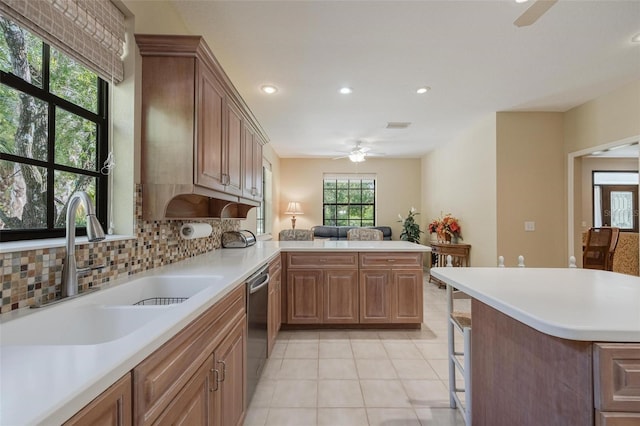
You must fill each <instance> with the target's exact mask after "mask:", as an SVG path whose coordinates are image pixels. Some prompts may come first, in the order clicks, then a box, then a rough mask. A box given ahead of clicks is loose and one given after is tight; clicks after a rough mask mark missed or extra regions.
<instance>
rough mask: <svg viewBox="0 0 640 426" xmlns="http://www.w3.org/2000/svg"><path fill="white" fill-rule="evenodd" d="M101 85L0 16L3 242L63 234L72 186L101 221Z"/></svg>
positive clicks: (104, 181) (0, 213)
mask: <svg viewBox="0 0 640 426" xmlns="http://www.w3.org/2000/svg"><path fill="white" fill-rule="evenodd" d="M107 90H108V87H107V84H106V82H105V81H103V80H101V79H100V78H99V77H98V76H97V75H96V74H95V73H93V72H92V71H90V70H88V69H86V68H85V67H84V66H82V65H80V64H78V63H77V62H75V61H74V60H72V59H71V58H69V57H68V56H66V55H65V54H63V53H62V52H60V51H59V50H57V49H56V48H54V47H52V46H49V45H47V44H46V43H43V42H42V41H41V40H40V39H39V38H38V37H36V36H34V35H33V34H31V33H29V32H28V31H26V30H24V29H23V28H21V27H19V26H18V25H17V24H15V23H14V22H11V21H9V20H7V19H5V18H4V17H0V233H2V240H3V241H7V240H18V239H32V238H45V237H54V236H62V235H64V230H63V228H64V226H65V218H66V210H67V204H68V201H69V198H70V197H71V195H72V194H73V193H74V192H76V191H86V192H87V193H89V195H90V196H91V197H92V199H93V201H94V202H95V203H96V207H97V213H98V218H99V219H100V221H101V222H102V224H103V226H105V222H106V193H107V179H106V177H105V176H103V175H102V174H101V173H100V167H101V164H102V163H103V161H104V160H105V159H106V156H107V145H108V143H107V122H108V121H107V109H108V108H107V107H108V106H107V102H106V99H107ZM77 217H78V223H77V225H78V226H80V227H81V226H83V225H84V223H83V220H84V219H83V217H84V215H77Z"/></svg>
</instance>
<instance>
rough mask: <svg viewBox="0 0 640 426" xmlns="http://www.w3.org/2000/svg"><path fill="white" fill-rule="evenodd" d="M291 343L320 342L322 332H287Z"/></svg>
mask: <svg viewBox="0 0 640 426" xmlns="http://www.w3.org/2000/svg"><path fill="white" fill-rule="evenodd" d="M287 332H288V333H290V334H289V341H290V342H317V341H318V340H320V332H319V331H313V330H295V331H293V330H287Z"/></svg>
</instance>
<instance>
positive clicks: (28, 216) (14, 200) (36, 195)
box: [0, 160, 47, 229]
mask: <svg viewBox="0 0 640 426" xmlns="http://www.w3.org/2000/svg"><path fill="white" fill-rule="evenodd" d="M0 211H2V217H3V218H5V220H4V221H3V220H2V219H0V229H42V228H46V227H47V170H46V169H45V168H42V167H36V166H31V165H27V164H22V163H15V162H12V161H1V160H0Z"/></svg>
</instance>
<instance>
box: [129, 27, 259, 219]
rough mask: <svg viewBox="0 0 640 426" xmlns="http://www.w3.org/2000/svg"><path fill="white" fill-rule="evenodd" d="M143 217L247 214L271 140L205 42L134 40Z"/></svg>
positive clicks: (160, 38)
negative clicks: (137, 65)
mask: <svg viewBox="0 0 640 426" xmlns="http://www.w3.org/2000/svg"><path fill="white" fill-rule="evenodd" d="M136 42H137V44H138V48H139V50H140V54H141V56H142V168H141V170H142V172H141V180H142V184H143V191H144V198H143V216H144V218H145V219H147V220H159V219H163V218H205V217H246V214H247V212H248V210H249V209H250V208H251V207H255V206H257V205H259V204H260V202H261V201H262V145H263V144H264V143H266V142H265V141H267V137H266V135H265V133H264V131H263V130H262V128H261V127H260V124H259V123H258V121H257V120H256V119H255V117H254V115H253V114H252V112H251V111H250V110H249V108H248V106H247V105H246V104H245V102H244V100H243V99H242V98H241V97H240V95H239V93H238V91H237V90H236V89H235V87H234V86H233V84H232V83H231V81H230V80H229V78H228V77H227V75H226V74H225V72H224V70H223V69H222V67H221V66H220V64H219V63H218V61H217V60H216V59H215V57H214V56H213V54H212V53H211V51H210V50H209V48H208V47H207V45H206V44H205V43H204V41H203V39H202V37H199V36H165V35H140V34H137V35H136Z"/></svg>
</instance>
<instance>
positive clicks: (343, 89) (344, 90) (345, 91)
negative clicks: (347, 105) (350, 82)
mask: <svg viewBox="0 0 640 426" xmlns="http://www.w3.org/2000/svg"><path fill="white" fill-rule="evenodd" d="M338 91H339V92H340V93H342V94H343V95H348V94H349V93H352V92H353V89H352V88H351V87H341V88H340V90H338Z"/></svg>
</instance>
